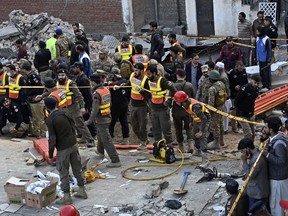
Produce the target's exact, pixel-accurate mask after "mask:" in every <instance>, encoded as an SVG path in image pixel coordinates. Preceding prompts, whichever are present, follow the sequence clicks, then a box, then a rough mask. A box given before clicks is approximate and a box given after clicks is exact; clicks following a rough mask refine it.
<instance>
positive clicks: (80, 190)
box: [74, 186, 88, 199]
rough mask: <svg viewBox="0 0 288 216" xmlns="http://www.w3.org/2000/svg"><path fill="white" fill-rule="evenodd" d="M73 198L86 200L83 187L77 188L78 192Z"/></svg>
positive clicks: (86, 196)
mask: <svg viewBox="0 0 288 216" xmlns="http://www.w3.org/2000/svg"><path fill="white" fill-rule="evenodd" d="M74 196H75V197H78V198H81V199H88V195H87V193H86V190H85V187H84V186H81V187H79V190H78V192H77V193H76V194H75V195H74Z"/></svg>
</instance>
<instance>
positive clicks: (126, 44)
mask: <svg viewBox="0 0 288 216" xmlns="http://www.w3.org/2000/svg"><path fill="white" fill-rule="evenodd" d="M115 52H119V53H120V55H121V59H122V60H129V59H130V57H131V56H132V55H134V54H135V51H134V48H133V46H132V45H131V44H130V38H129V36H128V35H123V37H122V43H121V44H120V45H119V46H117V48H116V49H115Z"/></svg>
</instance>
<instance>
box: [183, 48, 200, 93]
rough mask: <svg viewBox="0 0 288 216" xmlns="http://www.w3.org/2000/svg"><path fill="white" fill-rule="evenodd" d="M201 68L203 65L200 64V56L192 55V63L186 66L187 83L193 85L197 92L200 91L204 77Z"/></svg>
mask: <svg viewBox="0 0 288 216" xmlns="http://www.w3.org/2000/svg"><path fill="white" fill-rule="evenodd" d="M201 67H202V64H200V63H199V56H198V55H197V54H196V53H192V55H191V61H189V63H187V64H186V66H185V71H186V81H187V82H191V83H192V85H193V87H194V90H195V91H196V92H197V90H198V82H199V80H200V78H201V76H202V70H201Z"/></svg>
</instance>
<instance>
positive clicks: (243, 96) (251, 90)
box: [235, 74, 261, 141]
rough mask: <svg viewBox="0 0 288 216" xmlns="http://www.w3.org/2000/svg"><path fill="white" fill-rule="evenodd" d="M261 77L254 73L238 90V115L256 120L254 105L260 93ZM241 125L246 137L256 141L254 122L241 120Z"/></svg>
mask: <svg viewBox="0 0 288 216" xmlns="http://www.w3.org/2000/svg"><path fill="white" fill-rule="evenodd" d="M260 81H261V78H260V76H259V75H258V74H253V75H252V77H251V80H250V82H249V83H248V84H246V85H244V86H243V87H242V88H241V89H240V90H239V92H238V94H237V96H236V98H235V108H236V115H237V116H238V117H241V118H245V119H247V120H249V121H254V120H255V116H254V106H255V100H256V98H257V97H258V95H259V92H258V85H259V83H260ZM240 125H241V127H242V129H243V133H244V137H245V138H250V139H251V140H253V141H254V137H255V130H254V124H249V123H247V122H241V121H240Z"/></svg>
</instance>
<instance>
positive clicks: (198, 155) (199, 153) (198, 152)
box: [193, 148, 202, 157]
mask: <svg viewBox="0 0 288 216" xmlns="http://www.w3.org/2000/svg"><path fill="white" fill-rule="evenodd" d="M194 150H195V151H194ZM194 150H193V151H194V153H193V156H196V157H201V156H202V154H201V150H200V149H197V148H195V149H194Z"/></svg>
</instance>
